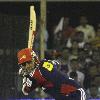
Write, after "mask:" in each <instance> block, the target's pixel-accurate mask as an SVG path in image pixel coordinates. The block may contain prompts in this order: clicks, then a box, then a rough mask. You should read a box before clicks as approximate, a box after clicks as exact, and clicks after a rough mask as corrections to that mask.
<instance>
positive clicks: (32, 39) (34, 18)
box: [28, 6, 36, 49]
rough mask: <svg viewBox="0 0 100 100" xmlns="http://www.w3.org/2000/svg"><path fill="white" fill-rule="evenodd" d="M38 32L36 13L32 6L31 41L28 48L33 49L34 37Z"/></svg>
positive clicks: (29, 40)
mask: <svg viewBox="0 0 100 100" xmlns="http://www.w3.org/2000/svg"><path fill="white" fill-rule="evenodd" d="M35 32H36V13H35V10H34V6H30V23H29V39H28V48H31V49H32V47H33V42H34V37H35V36H34V35H35Z"/></svg>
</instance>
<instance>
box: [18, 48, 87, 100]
mask: <svg viewBox="0 0 100 100" xmlns="http://www.w3.org/2000/svg"><path fill="white" fill-rule="evenodd" d="M17 57H18V65H19V74H20V75H23V87H22V92H23V93H24V94H25V95H28V94H29V93H30V92H31V91H34V89H36V88H37V87H40V88H41V89H43V91H44V92H45V93H47V94H49V95H51V96H52V97H53V98H54V99H55V100H86V94H85V91H84V90H83V88H82V87H81V86H80V85H79V84H78V83H77V82H76V81H75V80H73V79H71V78H69V77H67V76H66V75H64V74H62V73H61V72H59V71H58V70H57V67H58V64H57V63H56V61H53V60H46V59H43V60H39V59H38V57H37V55H36V53H35V52H34V50H32V49H30V48H25V49H22V50H20V51H18V53H17Z"/></svg>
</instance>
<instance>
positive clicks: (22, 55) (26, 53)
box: [17, 48, 39, 64]
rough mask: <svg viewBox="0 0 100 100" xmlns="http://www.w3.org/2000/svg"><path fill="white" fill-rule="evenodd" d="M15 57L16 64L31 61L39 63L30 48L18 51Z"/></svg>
mask: <svg viewBox="0 0 100 100" xmlns="http://www.w3.org/2000/svg"><path fill="white" fill-rule="evenodd" d="M17 57H18V64H22V63H25V62H28V61H32V60H33V59H34V60H35V62H37V63H38V62H39V60H38V57H37V55H36V53H35V52H34V51H33V50H32V49H30V48H25V49H22V50H20V51H19V52H18V53H17Z"/></svg>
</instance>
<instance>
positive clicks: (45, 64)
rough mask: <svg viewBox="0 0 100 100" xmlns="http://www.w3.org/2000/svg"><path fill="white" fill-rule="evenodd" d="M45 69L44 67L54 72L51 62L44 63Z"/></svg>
mask: <svg viewBox="0 0 100 100" xmlns="http://www.w3.org/2000/svg"><path fill="white" fill-rule="evenodd" d="M43 67H44V68H45V69H47V70H48V71H50V72H51V71H52V70H53V64H52V63H50V62H44V63H43Z"/></svg>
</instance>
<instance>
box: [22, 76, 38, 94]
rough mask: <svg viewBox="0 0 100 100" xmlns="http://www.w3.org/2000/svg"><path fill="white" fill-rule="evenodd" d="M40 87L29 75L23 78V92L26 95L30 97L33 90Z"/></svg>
mask: <svg viewBox="0 0 100 100" xmlns="http://www.w3.org/2000/svg"><path fill="white" fill-rule="evenodd" d="M37 86H38V84H37V81H36V80H35V79H34V78H32V77H30V76H29V75H27V76H25V77H24V78H23V86H22V92H23V94H24V95H28V94H29V93H30V92H31V91H32V90H34V89H35V88H36V87H37Z"/></svg>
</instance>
